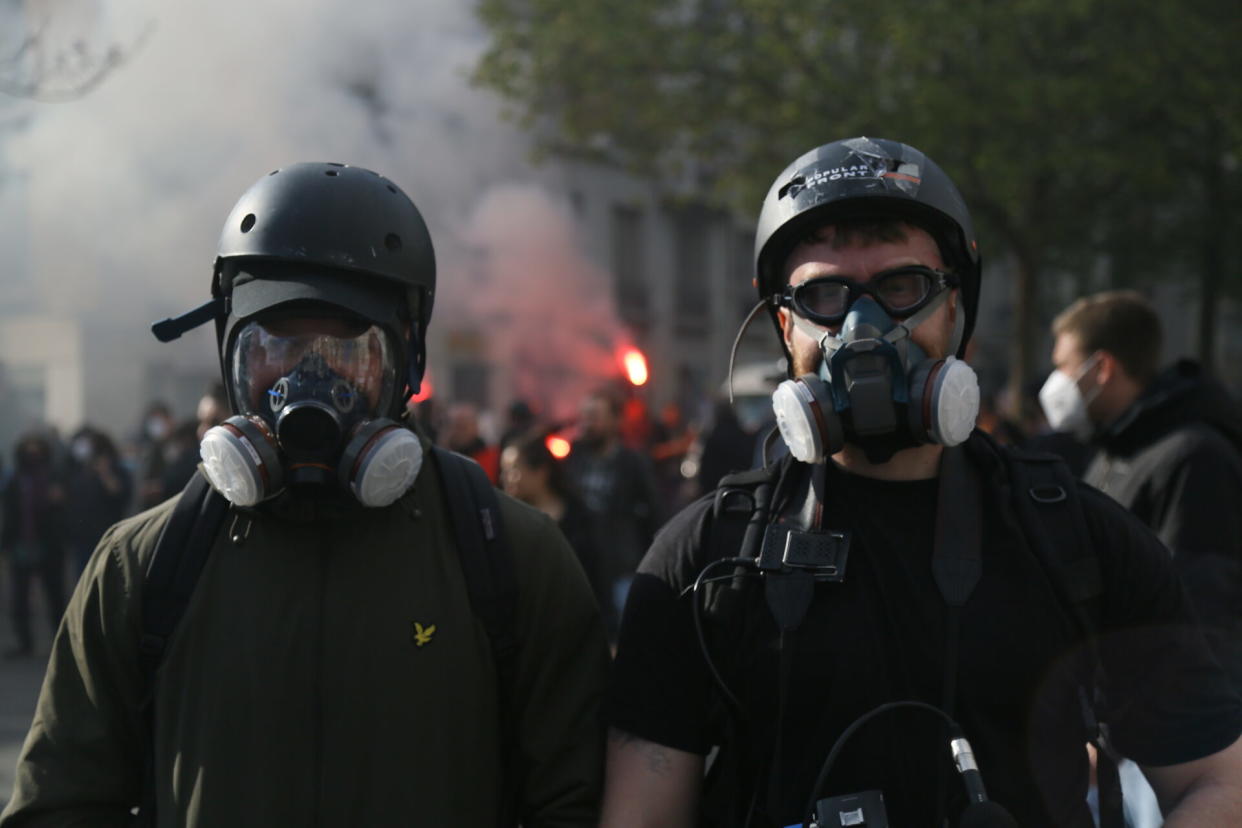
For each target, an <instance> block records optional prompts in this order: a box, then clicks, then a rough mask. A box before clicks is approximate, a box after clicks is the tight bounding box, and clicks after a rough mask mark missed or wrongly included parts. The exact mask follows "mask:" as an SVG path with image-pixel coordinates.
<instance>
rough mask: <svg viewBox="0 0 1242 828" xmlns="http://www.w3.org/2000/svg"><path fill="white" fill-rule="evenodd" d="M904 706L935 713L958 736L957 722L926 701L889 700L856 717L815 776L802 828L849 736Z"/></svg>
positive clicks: (807, 824) (811, 815) (808, 821)
mask: <svg viewBox="0 0 1242 828" xmlns="http://www.w3.org/2000/svg"><path fill="white" fill-rule="evenodd" d="M903 707H908V708H914V709H916V710H926V711H927V712H929V713H935V714H936V715H937V716H939V717H940V718H941V719H942V720H943V721H944V722H945V724H947V725H948V726H949V731H950V733H951V734H953V735H954V737H955V738H956V736H957V733H958V726H957V723H956V722H954V721H953V720H952V719H950V718H949V717H948V716H947V715H946V714H945V712H944V711H943V710H941V709H940V708H939V707H935V706H933V705H930V704H926V703H924V702H920V701H896V702H888V703H886V704H882V705H880V706H879V707H877V708H875V709H874V710H871V711H870V712H867V713H864V714H863V715H861V716H859V717H858V718H857V719H855V720H854V721H853V723H851V724H850V726H849V727H847V728H846V729H845V730H844V731H843V732H842V733H841V735H840V736H838V737H837V741H836V742H834V743H833V745H832V750H830V751H828V757H827V758H826V759H824V764H823V767H821V768H820V770H819V776H817V777H816V778H815V784H814V785H812V786H811V794H810V796H809V797H808V798H807V802H806V807H805V808H803V809H802V814H803V816H802V828H810V825H811V820H812V819H814V818H815V803H816V802H818V801H819V791H820V789H821V788H822V787H824V782H826V781H827V780H828V774H829V773H831V772H832V766H833V764H835V763H836V761H837V755H838V754H839V753H840V752H841V751H842V749H844V747H845V743H846V742H847V741H849V738H850V737H851V736H853V735H854V734H855V733H857V732H858V729H859V728H861V727H862V726H863V725H865V724H866V723H867V722H869V721H871V720H872V719H874V718H875V717H876V716H878V715H880V714H881V713H888V712H889V711H891V710H897V709H899V708H903Z"/></svg>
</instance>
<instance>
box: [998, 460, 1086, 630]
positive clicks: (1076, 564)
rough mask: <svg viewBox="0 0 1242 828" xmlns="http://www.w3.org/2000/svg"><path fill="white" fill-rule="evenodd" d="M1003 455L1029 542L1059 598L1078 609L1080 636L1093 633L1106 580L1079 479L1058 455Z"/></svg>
mask: <svg viewBox="0 0 1242 828" xmlns="http://www.w3.org/2000/svg"><path fill="white" fill-rule="evenodd" d="M1004 456H1005V458H1006V460H1007V464H1008V472H1009V480H1010V484H1011V485H1012V487H1013V497H1014V506H1015V508H1016V510H1017V513H1018V517H1019V519H1020V520H1021V521H1022V527H1023V529H1024V530H1025V534H1026V537H1027V542H1028V543H1029V544H1030V545H1031V546H1032V547H1033V549H1034V552H1035V554H1036V555H1037V556H1039V558H1040V561H1041V562H1042V563H1043V565H1044V567H1045V569H1047V570H1048V572H1049V576H1050V577H1051V579H1052V582H1053V585H1054V587H1055V588H1056V589H1057V591H1058V597H1059V598H1060V599H1061V600H1062V602H1063V603H1064V604H1065V605H1066V606H1067V607H1069V608H1076V610H1075V613H1074V614H1075V615H1077V616H1080V617H1077V618H1075V622H1076V623H1077V624H1078V625H1079V626H1080V627H1081V629H1080V632H1081V633H1083V634H1085V635H1094V633H1095V632H1096V630H1097V629H1098V627H1099V622H1100V606H1099V599H1100V596H1101V593H1102V591H1103V577H1102V575H1101V571H1100V561H1099V558H1098V556H1097V555H1096V554H1095V549H1094V547H1093V546H1092V544H1091V539H1090V537H1089V536H1088V534H1087V522H1086V518H1085V517H1084V516H1083V511H1082V500H1081V498H1080V497H1079V494H1078V481H1077V480H1076V479H1075V478H1074V476H1073V474H1072V473H1071V472H1070V470H1069V467H1068V466H1067V465H1066V464H1065V461H1064V460H1062V459H1061V458H1060V457H1057V456H1056V455H1054V454H1044V453H1042V452H1031V451H1017V450H1010V451H1007V452H1005V453H1004Z"/></svg>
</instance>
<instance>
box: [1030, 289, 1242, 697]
mask: <svg viewBox="0 0 1242 828" xmlns="http://www.w3.org/2000/svg"><path fill="white" fill-rule="evenodd" d="M1052 333H1053V337H1054V344H1053V349H1052V363H1053V366H1054V369H1055V370H1054V371H1053V372H1052V374H1050V375H1049V377H1048V381H1047V383H1046V384H1045V385H1044V387H1043V390H1042V391H1041V392H1040V400H1041V402H1042V403H1043V407H1044V410H1045V412H1046V413H1047V416H1048V420H1049V422H1050V423H1051V424H1052V425H1053V426H1054V427H1057V428H1059V429H1061V430H1066V431H1072V432H1075V433H1076V434H1077V436H1079V437H1080V438H1086V439H1089V440H1090V441H1091V443H1092V444H1093V445H1094V447H1095V449H1096V451H1095V455H1094V456H1093V457H1092V459H1091V462H1090V463H1089V464H1088V465H1087V469H1086V471H1085V473H1084V475H1083V479H1084V480H1085V481H1086V482H1087V483H1089V484H1091V485H1092V486H1095V487H1096V488H1097V489H1099V490H1100V491H1102V492H1104V493H1105V494H1108V495H1110V496H1111V497H1112V498H1113V499H1114V500H1116V501H1117V502H1118V503H1120V504H1121V505H1122V506H1124V507H1125V508H1126V509H1129V510H1130V512H1131V513H1133V514H1134V515H1135V517H1137V518H1139V519H1140V520H1141V521H1143V523H1145V524H1147V525H1148V526H1149V527H1151V529H1152V530H1153V531H1154V532H1155V533H1156V534H1157V535H1159V537H1160V540H1162V541H1163V542H1164V544H1165V546H1167V547H1168V548H1169V552H1171V553H1172V555H1173V565H1174V568H1175V569H1177V571H1178V573H1179V574H1180V575H1181V577H1182V580H1183V582H1184V583H1185V584H1186V589H1187V591H1188V592H1189V593H1190V597H1191V603H1192V604H1193V605H1194V608H1195V611H1196V612H1197V614H1198V616H1199V619H1200V620H1201V621H1202V622H1203V624H1204V625H1205V630H1206V632H1207V635H1208V642H1209V643H1210V644H1211V645H1212V646H1213V648H1214V650H1215V651H1216V655H1217V657H1218V658H1220V660H1221V662H1222V663H1223V664H1224V666H1225V668H1226V669H1227V670H1228V672H1229V674H1230V676H1231V678H1232V680H1233V682H1234V686H1235V687H1238V688H1242V407H1239V405H1238V402H1237V401H1236V400H1235V399H1233V397H1231V396H1230V395H1229V392H1228V391H1226V390H1225V388H1224V386H1223V385H1221V384H1220V383H1219V382H1217V381H1216V380H1214V379H1212V378H1211V377H1209V376H1207V375H1206V374H1205V373H1204V372H1203V370H1202V369H1201V368H1200V367H1199V366H1198V365H1197V364H1196V363H1194V362H1192V361H1190V360H1180V361H1178V362H1176V363H1174V364H1173V365H1171V366H1169V367H1168V368H1166V369H1165V370H1163V371H1161V370H1160V350H1161V344H1162V339H1163V335H1162V331H1161V325H1160V317H1159V316H1158V315H1157V314H1156V310H1155V308H1154V307H1152V305H1151V303H1150V302H1148V301H1147V299H1146V298H1144V297H1143V296H1142V295H1141V294H1138V293H1135V292H1133V291H1109V292H1106V293H1099V294H1096V295H1094V296H1086V297H1083V298H1082V299H1079V300H1078V301H1077V302H1075V303H1073V304H1072V305H1070V306H1069V307H1068V308H1066V309H1065V310H1064V311H1062V312H1061V314H1060V315H1058V316H1057V317H1056V319H1055V320H1054V321H1053V323H1052Z"/></svg>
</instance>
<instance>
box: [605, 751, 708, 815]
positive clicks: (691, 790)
mask: <svg viewBox="0 0 1242 828" xmlns="http://www.w3.org/2000/svg"><path fill="white" fill-rule="evenodd" d="M702 783H703V757H702V756H699V755H698V754H696V753H686V752H685V751H682V750H676V749H674V748H670V747H665V746H664V745H658V744H656V743H655V742H648V741H646V740H644V739H640V738H638V737H637V736H633V735H631V734H629V733H626V732H624V731H621V730H617V729H615V728H614V729H612V730H610V731H609V732H608V766H607V770H606V772H605V778H604V808H603V814H602V816H601V819H600V825H601V828H691V826H693V825H694V824H695V819H696V815H697V812H698V804H699V789H700V787H701V786H702Z"/></svg>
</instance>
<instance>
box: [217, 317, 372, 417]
mask: <svg viewBox="0 0 1242 828" xmlns="http://www.w3.org/2000/svg"><path fill="white" fill-rule="evenodd" d="M231 363H232V374H233V376H232V379H233V389H234V391H235V393H236V396H237V405H238V407H239V409H240V411H239V412H238V413H241V414H259V415H270V414H271V413H272V411H273V408H274V407H276V408H278V407H279V406H273V402H274V401H279V402H280V403H281V404H283V402H285V401H284V400H278V399H277V398H279V397H280V395H281V394H282V388H283V387H284V386H287V385H288V382H287V380H286V379H285V378H287V377H289V376H290V375H293V374H294V373H295V372H297V371H299V370H300V369H301V370H305V369H306V367H307V366H312V365H313V366H315V367H314V371H315V373H316V374H317V375H319V376H320V379H321V380H322V381H324V382H328V383H330V384H331V385H332V388H331V393H332V394H333V395H334V399H333V401H334V403H335V404H336V406H337V408H339V409H341V410H348V409H352V408H354V407H355V406H358V407H360V408H361V409H362V410H364V411H367V412H369V413H376V412H382V411H387V410H388V407H389V404H390V403H391V402H392V395H393V394H394V393H395V390H396V369H395V360H394V359H393V350H392V348H391V347H390V344H389V341H388V337H387V336H386V335H385V333H384V331H383V329H382V328H380V327H379V326H378V325H374V324H371V323H368V322H365V321H361V320H355V319H345V318H337V317H313V316H312V317H284V318H281V317H277V318H274V319H264V320H263V321H257V320H256V321H251V322H248V323H246V325H245V326H243V327H242V329H241V330H240V331H239V332H238V334H237V336H236V338H235V339H234V340H233V348H232V359H231ZM337 396H341V397H342V398H341V399H336V397H337ZM346 397H348V399H346Z"/></svg>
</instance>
